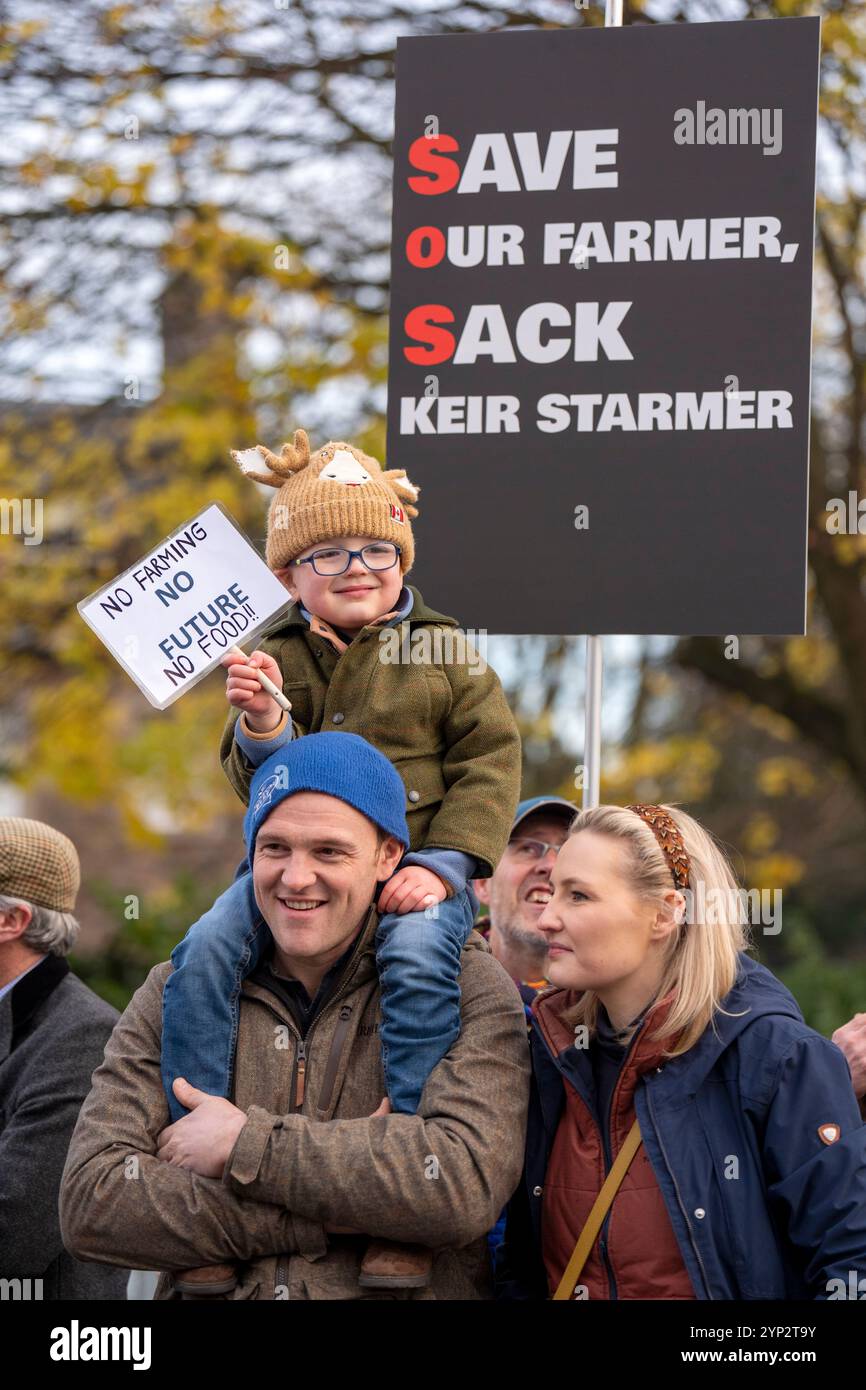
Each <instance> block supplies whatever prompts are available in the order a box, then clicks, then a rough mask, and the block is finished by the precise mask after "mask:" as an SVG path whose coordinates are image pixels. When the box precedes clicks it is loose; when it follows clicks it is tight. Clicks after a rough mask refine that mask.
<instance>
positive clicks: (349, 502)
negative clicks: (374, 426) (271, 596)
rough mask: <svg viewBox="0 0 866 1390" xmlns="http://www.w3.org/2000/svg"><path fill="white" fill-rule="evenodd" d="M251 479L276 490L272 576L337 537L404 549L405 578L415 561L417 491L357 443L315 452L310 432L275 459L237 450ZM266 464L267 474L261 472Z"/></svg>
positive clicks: (269, 549) (271, 518) (260, 449)
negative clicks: (362, 538)
mask: <svg viewBox="0 0 866 1390" xmlns="http://www.w3.org/2000/svg"><path fill="white" fill-rule="evenodd" d="M232 457H233V458H234V460H235V462H236V463H237V464H238V465H239V467H240V468H241V470H242V472H244V473H245V474H246V476H247V477H248V478H253V479H255V481H256V482H258V483H266V484H267V486H268V487H275V488H278V489H279V491H278V492H277V493H276V496H275V497H274V499H273V501H272V502H271V506H270V510H269V512H268V538H267V545H266V550H265V555H266V559H267V562H268V564H269V565H270V567H271V569H272V570H278V569H281V568H282V567H283V566H284V565H288V564H290V563H291V561H292V560H294V559H296V558H297V557H298V555H300V554H301V553H302V551H304V550H306V548H307V546H309V545H315V544H316V542H317V541H330V540H334V539H335V538H336V537H338V536H370V537H372V538H373V539H374V540H381V541H394V542H395V543H396V544H397V545H399V546H400V568H401V570H402V572H403V573H404V574H406V573H407V572H408V571H409V570H410V569H411V568H412V563H413V561H414V559H415V542H414V539H413V537H412V525H411V522H410V520H409V518H410V517H413V516H417V515H418V509H417V507H415V506H413V505H412V504H413V503H414V502H415V501H417V498H418V488H416V487H415V486H414V484H413V483H410V482H409V479H408V478H407V477H406V472H405V469H403V468H389V469H387V470H386V469H383V467H382V465H381V464H380V463H379V462H378V461H377V460H376V459H374V458H371V457H370V456H369V454H365V453H364V452H363V451H362V450H361V449H357V448H355V446H354V444H345V443H342V442H337V443H335V442H334V441H331V442H330V443H328V444H324V445H323V446H322V448H321V449H318V450H317V451H316V453H314V454H311V453H310V441H309V439H308V438H307V434H306V432H305V431H304V430H295V438H294V443H293V444H284V445H283V447H282V449H281V450H280V453H279V454H272V453H271V451H270V449H266V448H265V446H264V445H263V444H257V445H256V447H255V448H254V449H242V450H236V449H233V450H232ZM262 463H265V464H266V465H267V469H268V471H267V472H262V471H261V467H262Z"/></svg>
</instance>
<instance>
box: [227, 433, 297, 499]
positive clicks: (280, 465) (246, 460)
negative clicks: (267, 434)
mask: <svg viewBox="0 0 866 1390" xmlns="http://www.w3.org/2000/svg"><path fill="white" fill-rule="evenodd" d="M231 452H232V458H233V459H234V461H235V463H236V464H237V465H238V467H239V468H240V470H241V472H242V473H245V474H246V476H247V477H248V478H253V479H255V481H256V482H257V483H265V484H266V485H267V486H268V487H282V485H283V483H284V482H285V481H286V479H287V478H289V477H290V476H291V475H292V473H297V472H298V471H299V470H300V469H301V468H306V466H307V464H308V463H309V462H310V441H309V438H308V436H307V432H306V430H295V442H294V444H284V445H283V447H282V449H281V450H280V453H279V456H277V455H276V454H272V453H271V451H270V449H267V448H265V446H264V444H257V445H256V446H255V448H254V449H232V451H231ZM262 459H264V461H265V463H266V464H267V465H268V467H269V469H270V472H269V473H261V472H256V470H257V469H258V468H259V465H260V464H261V461H262Z"/></svg>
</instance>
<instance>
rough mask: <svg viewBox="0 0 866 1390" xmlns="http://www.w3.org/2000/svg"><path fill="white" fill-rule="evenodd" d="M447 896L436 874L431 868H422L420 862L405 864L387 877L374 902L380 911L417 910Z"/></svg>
mask: <svg viewBox="0 0 866 1390" xmlns="http://www.w3.org/2000/svg"><path fill="white" fill-rule="evenodd" d="M447 897H448V889H447V888H446V887H445V884H444V883H443V882H442V880H441V878H440V877H439V875H438V874H434V873H433V870H432V869H422V868H421V865H420V864H407V865H406V867H405V869H400V870H398V872H397V873H396V874H394V876H393V877H392V878H389V879H388V882H387V883H386V884H385V887H384V888H383V889H382V891H381V893H380V894H379V901H378V903H377V904H376V906H377V907H378V909H379V911H380V912H399V913H400V914H401V915H402V914H403V913H404V912H417V910H418V909H419V908H422V907H432V906H433V904H434V903H441V902H442V901H443V899H445V898H447Z"/></svg>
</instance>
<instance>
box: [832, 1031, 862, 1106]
mask: <svg viewBox="0 0 866 1390" xmlns="http://www.w3.org/2000/svg"><path fill="white" fill-rule="evenodd" d="M831 1041H832V1042H834V1043H835V1044H836V1046H837V1047H841V1049H842V1051H843V1052H844V1053H845V1058H846V1060H847V1062H848V1066H849V1067H850V1068H851V1080H852V1082H853V1084H854V1094H855V1095H856V1097H857V1099H858V1100H862V1099H863V1097H864V1096H866V1014H855V1015H854V1017H853V1018H852V1019H850V1020H849V1022H848V1023H845V1024H843V1026H842V1027H841V1028H837V1029H836V1032H835V1033H834V1034H833V1037H832V1039H831Z"/></svg>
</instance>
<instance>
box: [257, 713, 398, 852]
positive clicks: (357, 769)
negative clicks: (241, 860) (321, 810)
mask: <svg viewBox="0 0 866 1390" xmlns="http://www.w3.org/2000/svg"><path fill="white" fill-rule="evenodd" d="M295 792H324V793H325V794H326V795H327V796H336V797H338V798H339V799H340V801H345V802H347V804H348V805H349V806H354V808H355V810H356V811H360V812H361V814H362V815H363V816H367V818H368V819H369V820H371V821H372V822H373V824H374V825H378V826H379V827H380V828H381V829H382V830H384V831H385V834H386V835H393V836H394V837H395V838H396V839H398V840H399V841H400V842H401V843H402V844H403V845H404V846H406V847H407V848H408V845H409V827H408V826H407V824H406V789H405V787H404V786H403V779H402V778H401V776H400V774H399V772H398V771H397V769H396V768H395V767H394V765H393V763H390V762H389V761H388V759H387V758H386V757H385V755H384V754H383V753H380V752H379V750H378V749H377V748H374V747H373V745H372V743H368V742H367V740H366V739H365V738H361V737H360V735H359V734H350V733H345V734H344V733H335V732H331V733H322V734H305V735H304V736H303V737H301V738H295V739H293V740H292V742H291V743H287V744H286V746H285V747H284V748H281V749H279V751H278V752H276V753H273V754H272V755H271V757H270V758H268V760H267V762H264V763H262V765H261V767H260V768H259V769H258V771H257V772H256V775H255V776H254V777H253V780H252V784H251V786H250V805H249V810H248V811H247V814H246V816H245V817H244V836H245V838H246V842H247V850H248V852H249V855H250V858H251V859H252V854H253V851H254V849H255V845H256V836H257V835H258V833H259V830H260V829H261V826H262V822H263V821H265V820H266V819H267V817H268V816H269V815H270V813H271V811H273V809H274V807H275V806H278V805H279V804H280V802H281V801H285V799H286V797H287V796H293V795H294V794H295Z"/></svg>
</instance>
